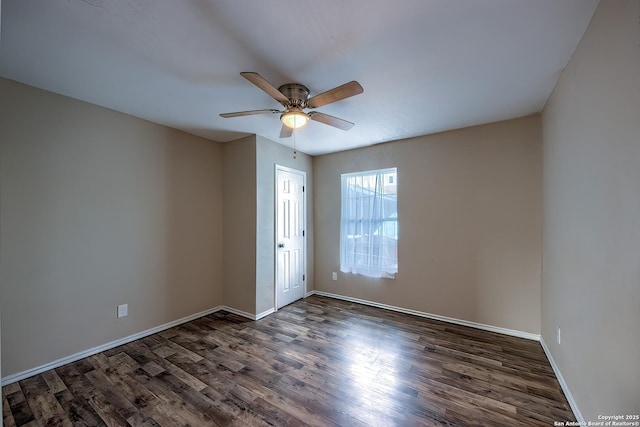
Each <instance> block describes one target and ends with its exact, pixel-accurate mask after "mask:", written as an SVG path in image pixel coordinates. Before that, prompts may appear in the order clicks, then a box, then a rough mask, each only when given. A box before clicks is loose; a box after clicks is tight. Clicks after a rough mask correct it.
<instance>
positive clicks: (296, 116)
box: [280, 111, 309, 129]
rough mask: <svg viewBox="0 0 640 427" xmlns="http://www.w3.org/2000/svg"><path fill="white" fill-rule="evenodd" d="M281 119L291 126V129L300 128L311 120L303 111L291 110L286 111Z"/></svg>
mask: <svg viewBox="0 0 640 427" xmlns="http://www.w3.org/2000/svg"><path fill="white" fill-rule="evenodd" d="M280 120H282V123H283V124H284V125H285V126H287V127H289V128H291V129H299V128H301V127H303V126H304V125H306V124H307V122H308V121H309V116H307V115H306V114H305V113H303V112H301V111H289V112H288V113H284V114H283V115H282V116H281V117H280Z"/></svg>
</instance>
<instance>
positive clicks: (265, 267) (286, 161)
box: [256, 136, 313, 314]
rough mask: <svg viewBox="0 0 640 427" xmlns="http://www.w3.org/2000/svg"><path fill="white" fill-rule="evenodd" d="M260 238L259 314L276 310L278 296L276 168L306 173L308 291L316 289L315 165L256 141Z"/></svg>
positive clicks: (267, 142) (303, 157) (307, 158)
mask: <svg viewBox="0 0 640 427" xmlns="http://www.w3.org/2000/svg"><path fill="white" fill-rule="evenodd" d="M256 152H257V169H256V170H257V180H256V185H257V198H258V199H257V200H258V215H257V218H256V219H257V227H258V228H257V235H256V256H257V263H256V314H260V313H264V312H265V311H267V310H269V309H272V308H274V305H275V301H274V293H275V288H274V287H275V271H274V268H275V259H274V257H275V165H276V164H277V165H280V166H286V167H290V168H293V169H297V170H300V171H304V172H306V189H305V190H306V192H305V193H306V194H307V196H306V197H307V227H306V236H307V245H306V256H307V269H306V270H307V291H311V290H312V289H313V227H312V225H313V198H312V197H311V195H312V194H313V185H312V184H313V162H312V160H313V159H312V158H311V157H310V156H308V155H306V154H303V153H300V152H298V154H297V156H296V159H294V158H293V149H291V148H289V147H285V146H284V145H281V144H277V143H275V142H273V141H271V140H269V139H266V138H263V137H261V136H258V137H257V142H256Z"/></svg>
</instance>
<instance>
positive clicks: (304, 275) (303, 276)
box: [302, 274, 307, 282]
mask: <svg viewBox="0 0 640 427" xmlns="http://www.w3.org/2000/svg"><path fill="white" fill-rule="evenodd" d="M306 277H307V275H306V274H303V275H302V281H303V282H304V279H305V278H306Z"/></svg>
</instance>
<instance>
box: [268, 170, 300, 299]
mask: <svg viewBox="0 0 640 427" xmlns="http://www.w3.org/2000/svg"><path fill="white" fill-rule="evenodd" d="M278 171H284V172H289V173H295V174H298V175H302V186H303V191H302V229H303V230H304V232H303V236H302V245H303V251H302V277H303V280H302V298H306V297H307V235H308V234H309V233H308V230H307V172H305V171H302V170H299V169H294V168H290V167H288V166H283V165H279V164H277V163H276V164H275V165H274V169H273V182H274V185H273V187H274V195H273V196H274V204H273V311H278Z"/></svg>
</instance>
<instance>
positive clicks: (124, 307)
mask: <svg viewBox="0 0 640 427" xmlns="http://www.w3.org/2000/svg"><path fill="white" fill-rule="evenodd" d="M127 314H129V304H120V305H119V306H118V319H119V318H121V317H126V316H127Z"/></svg>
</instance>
